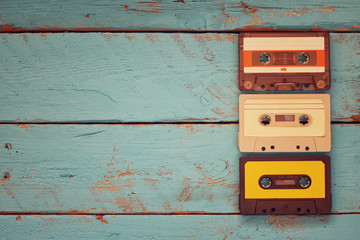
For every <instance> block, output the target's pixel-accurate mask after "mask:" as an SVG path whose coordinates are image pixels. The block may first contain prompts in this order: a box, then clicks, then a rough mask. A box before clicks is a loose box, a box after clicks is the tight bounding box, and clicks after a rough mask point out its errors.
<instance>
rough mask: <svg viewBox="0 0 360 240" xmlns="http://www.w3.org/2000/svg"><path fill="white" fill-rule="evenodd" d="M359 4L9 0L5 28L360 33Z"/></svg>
mask: <svg viewBox="0 0 360 240" xmlns="http://www.w3.org/2000/svg"><path fill="white" fill-rule="evenodd" d="M359 7H360V3H359V1H357V0H343V1H335V0H325V1H323V0H313V1H311V2H309V1H305V2H304V1H287V0H278V1H276V3H274V1H272V0H245V1H235V0H212V1H198V0H165V1H156V0H155V1H148V2H143V1H133V0H123V1H120V2H119V1H111V0H103V1H101V3H99V2H98V1H96V0H78V1H76V2H74V1H70V0H65V1H48V0H33V1H31V2H24V1H21V0H3V1H1V5H0V14H1V15H0V29H1V31H22V30H24V29H26V30H47V31H48V30H51V31H64V30H77V31H79V30H92V31H96V30H104V29H107V30H279V29H286V30H288V29H289V30H317V29H323V30H330V31H359V27H360V26H359V22H360V16H359V14H358V10H359Z"/></svg>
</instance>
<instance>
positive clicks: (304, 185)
mask: <svg viewBox="0 0 360 240" xmlns="http://www.w3.org/2000/svg"><path fill="white" fill-rule="evenodd" d="M299 183H300V186H301V187H302V188H308V187H309V186H310V179H309V178H308V177H302V178H300V180H299Z"/></svg>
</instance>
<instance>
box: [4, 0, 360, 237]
mask: <svg viewBox="0 0 360 240" xmlns="http://www.w3.org/2000/svg"><path fill="white" fill-rule="evenodd" d="M359 9H360V2H359V0H345V1H335V0H326V1H320V0H315V1H311V2H310V1H298V0H296V1H295V0H293V1H286V0H277V1H272V0H264V1H260V0H252V1H234V0H231V1H230V0H229V1H226V0H218V1H216V0H212V1H197V0H194V1H190V0H166V1H165V0H164V1H151V2H141V1H130V0H125V1H110V0H104V1H94V0H79V1H69V0H64V1H57V0H34V1H22V0H12V1H10V0H3V1H1V4H0V33H1V32H2V33H4V34H0V55H1V58H0V122H2V123H6V124H2V125H0V239H12V240H13V239H141V240H143V239H144V240H145V239H146V240H147V239H166V240H167V239H206V240H208V239H286V240H294V239H357V238H358V236H359V234H360V228H359V224H358V222H359V220H360V214H359V213H360V191H359V188H358V183H359V182H360V177H359V174H358V173H359V172H360V164H359V160H360V152H359V149H360V146H359V144H360V141H359V140H360V139H359V138H360V133H359V130H360V128H359V126H360V125H359V122H360V115H359V112H360V90H359V89H360V84H359V83H360V73H359V69H360V48H359V42H360V35H359V33H358V32H359V30H360V24H359V23H360V15H359V14H358V12H359ZM151 30H155V31H159V32H160V31H179V33H154V32H153V33H149V32H146V31H151ZM223 30H225V31H232V32H231V33H230V32H227V33H226V32H221V31H223ZM244 30H259V31H263V30H311V31H316V30H328V31H330V32H332V33H331V34H330V37H331V51H330V55H331V75H332V86H331V90H330V91H327V92H326V93H330V94H331V101H332V108H331V110H332V111H331V118H332V120H333V124H332V151H331V152H330V153H319V154H321V155H329V156H331V170H332V179H331V180H332V198H333V208H332V210H333V213H332V214H331V215H327V216H301V217H300V216H277V217H276V216H241V215H239V210H238V194H239V157H240V156H245V154H244V155H241V154H240V153H239V151H238V149H237V131H238V126H237V124H234V123H233V122H236V121H237V120H238V110H237V108H238V95H239V94H240V91H239V90H238V86H237V68H238V64H239V63H238V45H237V35H236V34H234V33H236V32H237V31H244ZM29 31H30V32H33V33H30V32H29ZM67 31H72V32H73V33H66V32H67ZM98 31H101V32H102V33H99V32H98ZM106 31H113V32H112V33H108V32H106ZM116 31H132V33H130V32H127V33H120V32H118V33H116ZM137 31H139V32H137ZM181 31H182V32H184V31H190V32H191V33H190V32H188V33H187V34H184V33H180V32H181ZM198 31H208V32H207V33H204V34H195V32H198ZM209 31H219V32H221V33H218V34H215V33H211V32H209ZM11 32H18V34H11ZM19 32H20V33H19ZM55 32H59V33H55ZM81 32H82V33H81ZM85 32H86V33H85ZM335 32H348V33H346V34H343V33H335ZM350 32H352V33H350ZM322 93H323V92H322ZM334 121H336V122H334ZM33 122H37V123H41V122H46V123H51V124H30V123H33ZM64 122H65V123H70V124H64ZM95 122H96V123H97V124H84V123H95ZM100 122H101V123H103V124H99V123H100ZM120 122H122V123H124V124H115V123H120ZM134 122H138V123H140V124H131V123H134ZM154 122H165V123H167V124H153V123H154ZM179 122H185V123H186V124H179ZM195 122H198V123H201V124H198V123H195ZM206 122H212V123H213V124H207V123H206ZM16 123H23V124H16ZM142 123H147V124H142ZM249 155H252V156H253V155H254V154H247V155H246V156H249ZM258 155H260V154H258ZM269 155H271V154H269ZM272 155H276V154H272ZM283 155H285V154H283ZM286 155H297V154H286ZM306 155H317V154H316V153H314V154H306ZM7 214H12V215H7ZM17 214H19V215H17ZM27 214H29V215H27ZM46 214H50V215H46ZM58 214H60V215H58ZM69 214H71V215H73V216H69ZM96 214H100V215H96ZM111 214H120V215H116V216H115V215H111ZM134 214H135V215H134ZM137 214H139V215H137ZM167 214H171V215H167Z"/></svg>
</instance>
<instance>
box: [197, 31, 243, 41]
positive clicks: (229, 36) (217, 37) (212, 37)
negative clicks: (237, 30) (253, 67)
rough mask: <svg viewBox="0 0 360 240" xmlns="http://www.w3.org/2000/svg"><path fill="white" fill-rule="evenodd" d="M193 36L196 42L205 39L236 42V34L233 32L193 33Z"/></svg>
mask: <svg viewBox="0 0 360 240" xmlns="http://www.w3.org/2000/svg"><path fill="white" fill-rule="evenodd" d="M193 38H195V40H196V41H198V42H205V41H217V42H225V41H228V42H233V43H235V42H237V37H236V35H233V34H216V33H207V34H194V35H193Z"/></svg>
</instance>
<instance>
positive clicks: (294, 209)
mask: <svg viewBox="0 0 360 240" xmlns="http://www.w3.org/2000/svg"><path fill="white" fill-rule="evenodd" d="M240 176H241V179H240V186H241V189H240V210H241V213H242V214H269V213H270V214H314V213H322V214H325V213H330V211H331V185H330V158H329V157H327V156H317V157H313V156H306V157H305V156H303V157H242V158H240Z"/></svg>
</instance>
